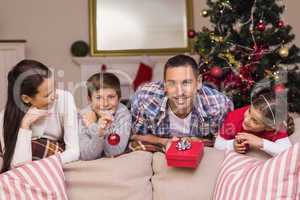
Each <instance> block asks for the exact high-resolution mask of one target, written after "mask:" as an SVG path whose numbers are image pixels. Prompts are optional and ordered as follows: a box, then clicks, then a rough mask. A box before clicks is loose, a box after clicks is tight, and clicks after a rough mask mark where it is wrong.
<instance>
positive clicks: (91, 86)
mask: <svg viewBox="0 0 300 200" xmlns="http://www.w3.org/2000/svg"><path fill="white" fill-rule="evenodd" d="M86 86H87V92H88V96H89V98H92V93H93V92H95V91H98V90H100V89H101V88H110V89H114V90H115V91H116V93H117V95H118V97H119V99H121V95H122V94H121V84H120V80H119V78H118V77H117V76H116V75H114V74H113V73H108V72H105V73H96V74H94V75H92V76H91V77H90V78H89V79H88V80H87V83H86Z"/></svg>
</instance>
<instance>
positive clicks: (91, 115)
mask: <svg viewBox="0 0 300 200" xmlns="http://www.w3.org/2000/svg"><path fill="white" fill-rule="evenodd" d="M82 119H83V123H84V124H85V126H86V127H89V126H90V125H92V124H93V123H95V122H96V121H97V116H96V113H95V112H94V111H89V112H86V113H84V114H82Z"/></svg>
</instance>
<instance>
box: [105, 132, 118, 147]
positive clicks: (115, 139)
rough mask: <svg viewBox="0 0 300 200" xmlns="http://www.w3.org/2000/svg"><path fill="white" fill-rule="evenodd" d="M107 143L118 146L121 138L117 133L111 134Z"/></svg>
mask: <svg viewBox="0 0 300 200" xmlns="http://www.w3.org/2000/svg"><path fill="white" fill-rule="evenodd" d="M107 141H108V143H109V144H110V145H117V144H119V143H120V136H119V135H118V134H116V133H111V134H109V135H108V138H107Z"/></svg>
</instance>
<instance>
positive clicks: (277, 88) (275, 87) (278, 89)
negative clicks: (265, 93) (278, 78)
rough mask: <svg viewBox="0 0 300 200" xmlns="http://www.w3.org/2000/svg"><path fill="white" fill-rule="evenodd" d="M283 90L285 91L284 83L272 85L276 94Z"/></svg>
mask: <svg viewBox="0 0 300 200" xmlns="http://www.w3.org/2000/svg"><path fill="white" fill-rule="evenodd" d="M284 91H285V86H284V84H282V83H280V84H277V85H275V86H274V92H275V93H276V94H279V93H283V92H284Z"/></svg>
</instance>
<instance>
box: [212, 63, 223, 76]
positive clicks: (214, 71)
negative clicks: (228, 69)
mask: <svg viewBox="0 0 300 200" xmlns="http://www.w3.org/2000/svg"><path fill="white" fill-rule="evenodd" d="M210 74H211V75H212V76H214V77H216V78H219V77H221V76H222V74H223V69H222V68H221V67H219V66H214V67H212V68H211V69H210Z"/></svg>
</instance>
